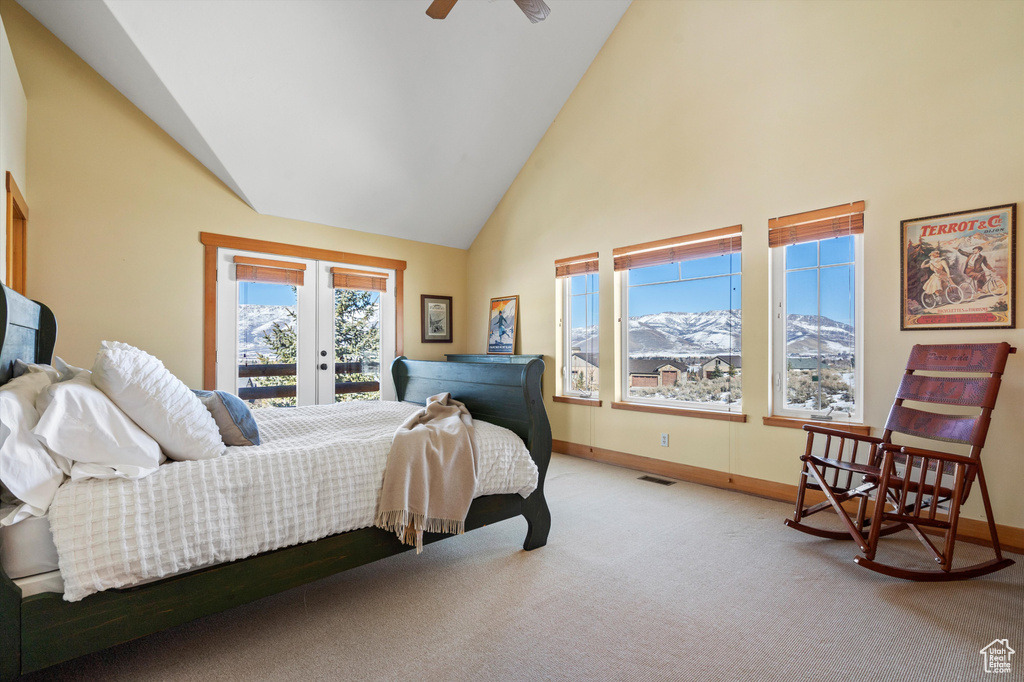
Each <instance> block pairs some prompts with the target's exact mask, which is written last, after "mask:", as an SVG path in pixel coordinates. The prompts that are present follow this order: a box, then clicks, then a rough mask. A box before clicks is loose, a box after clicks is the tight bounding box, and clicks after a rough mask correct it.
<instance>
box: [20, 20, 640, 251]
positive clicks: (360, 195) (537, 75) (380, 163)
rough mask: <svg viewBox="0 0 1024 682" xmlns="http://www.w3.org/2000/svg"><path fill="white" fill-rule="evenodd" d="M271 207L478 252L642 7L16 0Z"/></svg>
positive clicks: (251, 199)
mask: <svg viewBox="0 0 1024 682" xmlns="http://www.w3.org/2000/svg"><path fill="white" fill-rule="evenodd" d="M19 2H20V4H21V5H22V6H24V7H25V9H27V10H28V11H29V12H30V13H31V14H32V15H33V16H35V17H36V19H38V20H39V21H40V22H42V23H43V25H45V26H46V27H47V28H48V29H49V30H50V31H52V32H53V33H54V34H55V35H56V36H57V37H58V38H60V39H61V40H62V41H63V42H64V43H65V44H66V45H68V47H70V48H71V49H72V50H74V51H75V52H76V53H77V54H78V55H79V56H81V57H82V58H83V59H84V60H85V61H86V62H87V63H89V65H90V66H92V67H93V68H94V69H96V71H98V72H99V73H100V74H101V75H102V76H103V77H104V78H106V79H107V80H108V81H109V82H110V83H111V84H113V85H114V87H116V88H117V89H118V90H120V91H121V92H122V93H123V94H124V95H125V96H126V97H128V99H129V100H131V101H132V102H133V103H134V104H135V105H136V106H138V107H139V109H141V110H142V111H143V112H145V113H146V115H148V116H149V117H150V118H152V119H153V120H154V121H155V122H156V123H157V124H158V125H160V126H161V127H162V128H163V129H164V130H166V131H167V132H168V133H169V134H170V135H171V136H172V137H173V138H174V139H175V140H177V141H178V142H179V143H180V144H181V145H182V146H183V147H185V149H187V150H188V151H189V152H190V153H192V154H193V155H194V156H195V157H196V159H198V160H199V161H200V162H201V163H202V164H203V165H205V166H206V167H207V168H209V169H210V171H212V172H213V173H214V174H215V175H216V176H217V177H219V178H220V179H221V180H222V181H224V183H225V184H226V185H227V186H228V187H230V188H231V189H232V190H233V191H234V192H235V193H236V194H238V196H239V197H241V198H242V199H243V200H244V201H246V202H247V203H248V204H249V205H250V206H252V207H253V209H255V210H256V211H259V212H260V213H265V214H268V215H275V216H283V217H288V218H296V219H300V220H308V221H312V222H317V223H323V224H326V225H333V226H337V227H345V228H349V229H354V230H361V231H365V232H373V233H378V234H383V235H390V236H395V237H404V238H408V239H415V240H418V241H424V242H429V243H433V244H441V245H445V246H454V247H459V248H468V247H469V246H470V244H472V242H473V239H474V238H475V237H476V235H477V233H478V232H479V231H480V229H481V228H482V227H483V225H484V223H485V222H486V221H487V218H488V217H489V216H490V214H491V212H492V211H493V210H494V207H495V206H496V205H497V203H498V201H499V200H500V199H501V197H502V196H503V195H504V193H505V191H506V190H507V189H508V187H509V185H511V183H512V181H513V180H514V179H515V176H516V174H517V173H518V172H519V170H520V168H522V166H523V164H524V163H525V162H526V160H527V158H528V157H529V155H530V153H531V152H532V151H533V149H534V147H535V146H536V145H537V143H538V142H539V141H540V139H541V137H542V136H543V135H544V132H545V131H546V130H547V128H548V126H549V125H550V124H551V122H552V121H553V120H554V118H555V116H556V114H557V113H558V111H559V110H560V109H561V107H562V105H563V104H564V103H565V101H566V100H567V99H568V97H569V95H570V94H571V92H572V90H573V88H574V87H575V86H576V84H577V83H578V82H579V80H580V78H581V77H582V76H583V74H584V73H585V72H586V70H587V68H588V67H589V66H590V63H591V62H592V61H593V59H594V57H595V56H596V55H597V53H598V51H599V50H600V49H601V46H602V45H603V44H604V42H605V40H606V39H607V38H608V36H609V35H610V34H611V32H612V30H613V29H614V28H615V25H616V24H617V23H618V21H619V19H620V18H621V16H622V14H623V13H624V12H625V11H626V8H627V7H628V6H629V0H547V3H548V5H549V6H550V7H551V14H550V16H549V17H548V18H547V19H546V20H545V21H543V22H541V23H538V24H531V23H530V21H529V20H528V19H527V18H526V17H525V16H524V15H523V13H522V12H521V11H520V10H519V8H518V7H517V6H516V4H515V3H514V2H512V0H489V1H485V0H461V2H459V3H458V4H457V5H456V6H455V8H454V9H453V10H452V12H451V14H449V15H448V18H447V19H445V20H443V21H438V20H434V19H430V18H429V17H427V16H426V14H425V13H424V12H425V10H426V8H427V6H428V5H429V4H430V2H429V0H260V1H259V2H253V1H251V0H144V1H141V0H62V1H61V2H53V1H51V0H19Z"/></svg>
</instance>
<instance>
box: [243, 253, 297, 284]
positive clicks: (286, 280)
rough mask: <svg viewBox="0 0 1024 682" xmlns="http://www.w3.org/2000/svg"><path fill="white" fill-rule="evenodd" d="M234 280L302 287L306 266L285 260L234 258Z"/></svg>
mask: <svg viewBox="0 0 1024 682" xmlns="http://www.w3.org/2000/svg"><path fill="white" fill-rule="evenodd" d="M234 263H235V279H237V280H238V281H239V282H261V283H263V284H290V285H292V286H302V282H303V278H304V275H305V270H306V266H305V264H303V263H292V262H291V261H285V260H269V259H266V258H250V257H249V256H235V258H234Z"/></svg>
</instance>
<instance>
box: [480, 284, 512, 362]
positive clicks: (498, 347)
mask: <svg viewBox="0 0 1024 682" xmlns="http://www.w3.org/2000/svg"><path fill="white" fill-rule="evenodd" d="M518 319H519V297H518V296H502V297H501V298H492V299H491V311H490V313H489V314H488V316H487V353H488V355H495V354H497V355H512V354H513V353H515V346H516V321H517V320H518Z"/></svg>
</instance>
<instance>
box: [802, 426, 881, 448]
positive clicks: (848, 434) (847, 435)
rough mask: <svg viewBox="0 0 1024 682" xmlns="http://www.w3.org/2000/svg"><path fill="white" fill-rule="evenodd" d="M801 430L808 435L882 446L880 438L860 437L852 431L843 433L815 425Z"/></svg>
mask: <svg viewBox="0 0 1024 682" xmlns="http://www.w3.org/2000/svg"><path fill="white" fill-rule="evenodd" d="M803 429H804V431H807V432H808V433H817V434H821V435H822V436H833V437H835V438H846V439H848V440H857V441H860V442H862V443H870V444H872V445H881V444H882V439H881V438H876V437H875V436H862V435H860V434H859V433H853V432H852V431H843V430H842V429H830V428H827V427H824V426H817V425H815V424H804V425H803Z"/></svg>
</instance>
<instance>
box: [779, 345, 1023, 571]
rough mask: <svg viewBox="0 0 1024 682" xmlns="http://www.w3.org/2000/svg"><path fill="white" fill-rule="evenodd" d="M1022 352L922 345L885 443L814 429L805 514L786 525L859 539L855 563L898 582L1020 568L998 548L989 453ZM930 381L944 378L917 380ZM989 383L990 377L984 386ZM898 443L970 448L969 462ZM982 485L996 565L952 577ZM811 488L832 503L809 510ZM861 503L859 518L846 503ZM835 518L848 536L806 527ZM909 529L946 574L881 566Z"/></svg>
mask: <svg viewBox="0 0 1024 682" xmlns="http://www.w3.org/2000/svg"><path fill="white" fill-rule="evenodd" d="M1016 351H1017V349H1016V348H1011V347H1010V345H1009V344H1008V343H998V344H995V343H992V344H964V345H930V346H925V345H916V346H914V348H913V350H911V353H910V359H909V360H908V362H907V369H906V372H905V374H904V376H903V380H902V381H901V382H900V386H899V390H898V391H897V393H896V401H895V403H894V404H893V406H892V409H891V410H890V411H889V418H888V419H887V420H886V423H885V433H884V434H883V435H882V437H881V438H872V437H870V436H860V435H857V434H853V433H847V432H845V431H838V430H836V429H829V428H823V427H819V426H813V425H809V424H808V425H805V426H804V430H806V431H807V432H808V433H807V446H806V450H805V452H804V455H803V456H802V457H801V458H800V459H801V460H802V461H803V471H802V472H801V475H800V485H799V488H798V491H797V499H796V509H795V511H794V513H793V518H792V519H786V525H787V526H789V527H791V528H795V529H797V530H800V531H803V532H805V533H809V534H811V535H817V536H819V537H825V538H833V539H850V538H852V539H853V540H854V541H855V542H856V543H857V545H858V546H859V547H860V550H861V551H862V552H863V553H864V555H863V556H858V557H856V558H855V559H854V561H855V562H856V563H857V564H858V565H860V566H864V567H865V568H870V569H871V570H874V571H878V572H880V573H885V574H886V575H891V576H894V577H897V578H907V579H910V580H961V579H964V578H973V577H975V576H979V575H985V574H987V573H992V572H993V571H998V570H1000V569H1003V568H1006V567H1007V566H1009V565H1011V564H1013V560H1012V559H1005V558H1003V555H1002V550H1001V548H1000V546H999V538H998V536H997V534H996V524H995V520H994V519H993V517H992V505H991V504H990V502H989V498H988V489H987V488H986V486H985V475H984V472H983V470H982V467H981V449H982V447H983V446H984V444H985V437H986V435H987V434H988V427H989V422H990V421H991V413H992V408H993V407H994V406H995V402H996V396H997V395H998V393H999V384H1000V381H1001V378H1002V374H1003V370H1004V369H1005V367H1006V359H1007V357H1008V355H1009V354H1010V353H1015V352H1016ZM921 371H924V372H941V373H942V374H941V375H939V376H931V375H927V374H918V372H921ZM985 374H987V376H983V375H985ZM958 375H959V376H958ZM964 375H966V376H964ZM907 400H909V401H912V402H914V403H933V404H940V405H951V406H956V407H962V408H980V413H975V414H967V415H964V414H948V413H947V412H943V413H937V412H928V411H926V410H924V409H917V408H912V407H905V406H904V404H903V403H904V401H907ZM894 433H901V434H905V435H910V436H916V437H919V438H924V439H929V440H934V441H945V442H948V443H961V444H964V445H969V446H970V453H969V454H968V455H966V456H963V455H956V454H952V453H948V452H942V451H937V450H930V449H924V448H918V447H907V446H901V445H898V444H896V443H893V442H892V435H893V434H894ZM816 438H817V443H818V444H820V442H821V440H822V439H824V448H823V451H822V452H819V453H817V454H816V453H815V445H816V440H815V439H816ZM855 477H858V478H859V480H858V478H855ZM975 479H977V482H978V487H979V489H980V490H981V498H982V502H983V503H984V506H985V515H986V517H987V519H988V529H989V535H990V540H991V543H992V549H993V551H994V553H995V558H993V559H991V560H989V561H985V562H982V563H979V564H975V565H972V566H965V567H961V568H953V548H954V545H955V542H956V529H957V523H958V521H959V517H960V507H961V505H962V504H963V503H964V502H965V501H966V500H967V496H968V495H969V494H970V491H971V487H972V485H973V483H974V481H975ZM808 488H811V489H812V490H820V491H821V492H822V493H823V494H824V495H825V501H824V502H821V503H819V504H815V505H811V506H807V507H805V506H804V502H805V496H806V491H807V489H808ZM872 497H873V498H874V510H873V512H872V514H871V518H868V517H867V511H868V502H869V499H871V498H872ZM853 500H856V508H855V509H854V510H847V509H846V508H845V507H843V503H845V502H848V501H853ZM888 507H891V509H888ZM944 507H946V508H945V509H944ZM830 508H831V509H834V510H835V511H836V512H837V513H838V515H839V520H840V521H841V522H842V524H843V526H844V528H845V530H843V531H834V530H826V529H823V528H817V527H814V526H809V525H807V524H806V523H804V522H803V520H804V519H805V518H807V517H808V516H811V515H812V514H816V513H817V512H820V511H823V510H825V509H830ZM907 528H909V529H910V530H911V531H912V532H913V533H914V535H915V536H917V539H918V540H920V541H921V543H922V544H923V545H924V546H925V548H926V549H927V550H928V551H929V552H930V553H931V555H932V558H933V559H934V560H935V561H936V562H937V563H938V564H939V565H940V570H919V569H911V568H899V567H895V566H889V565H887V564H882V563H880V562H878V561H876V560H875V554H876V550H877V548H878V539H879V538H880V537H882V536H885V535H891V534H892V533H897V532H899V531H902V530H905V529H907ZM923 528H928V529H933V530H934V531H944V533H943V539H942V542H941V545H942V548H941V549H939V548H938V547H936V545H935V544H934V543H933V542H932V540H931V539H929V538H928V537H927V536H926V535H925V534H924V531H923V530H922V529H923Z"/></svg>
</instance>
